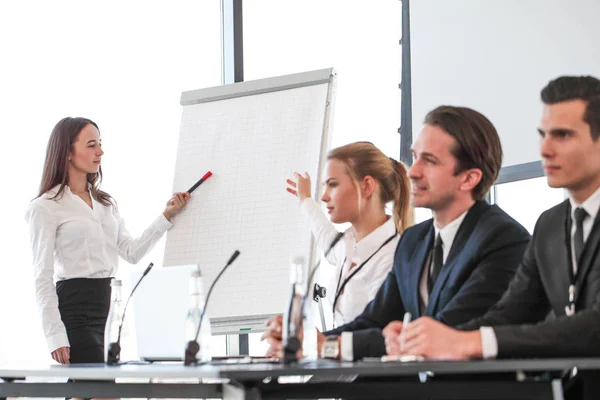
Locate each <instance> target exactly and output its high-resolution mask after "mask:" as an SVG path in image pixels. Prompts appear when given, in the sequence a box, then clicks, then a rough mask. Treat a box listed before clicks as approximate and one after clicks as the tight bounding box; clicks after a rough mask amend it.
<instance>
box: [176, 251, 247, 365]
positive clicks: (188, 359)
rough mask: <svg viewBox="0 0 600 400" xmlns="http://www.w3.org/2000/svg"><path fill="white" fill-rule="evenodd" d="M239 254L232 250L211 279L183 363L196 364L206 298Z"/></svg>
mask: <svg viewBox="0 0 600 400" xmlns="http://www.w3.org/2000/svg"><path fill="white" fill-rule="evenodd" d="M239 255H240V252H239V251H238V250H236V251H234V252H233V254H232V255H231V257H230V258H229V261H227V264H225V266H224V267H223V269H222V270H221V272H219V275H217V277H216V278H215V280H213V282H212V283H211V285H210V288H209V289H208V293H207V295H206V300H205V301H204V309H203V310H202V314H200V320H199V321H198V329H197V330H196V336H195V337H194V340H190V341H189V342H188V343H187V346H186V348H185V357H184V360H183V363H184V365H194V364H198V358H196V355H197V354H198V352H199V351H200V344H199V343H198V336H200V328H201V327H202V320H203V319H204V314H206V308H207V307H208V300H209V299H210V294H211V293H212V291H213V288H214V287H215V284H216V283H217V281H218V280H219V278H221V275H223V272H225V270H226V269H227V268H228V267H229V266H230V265H231V264H233V262H234V261H235V259H236V258H237V257H238V256H239Z"/></svg>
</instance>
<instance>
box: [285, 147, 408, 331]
mask: <svg viewBox="0 0 600 400" xmlns="http://www.w3.org/2000/svg"><path fill="white" fill-rule="evenodd" d="M294 178H295V179H294V180H291V179H288V180H287V183H288V185H289V186H288V188H287V191H288V192H290V193H292V194H293V195H295V196H297V197H298V199H299V201H300V205H301V208H302V210H303V211H304V213H306V215H307V216H308V218H309V220H310V225H311V230H312V233H313V236H314V238H315V240H316V241H317V244H318V246H319V248H320V249H321V250H322V251H323V252H326V251H327V249H329V247H330V246H331V243H332V242H333V241H334V239H335V238H336V236H337V235H338V233H339V232H338V231H337V229H336V228H335V226H334V225H333V224H334V223H336V224H341V223H345V222H349V223H350V224H351V227H350V228H348V229H347V230H346V231H345V232H344V236H343V237H342V238H341V240H339V242H337V244H336V245H335V246H334V247H333V249H331V251H330V252H329V254H328V255H327V257H326V258H327V261H328V262H329V263H330V264H332V265H334V266H335V267H334V268H335V270H334V271H333V273H332V279H331V281H330V282H329V284H328V285H325V286H326V288H327V290H328V296H330V297H329V298H330V299H331V304H333V310H332V311H333V324H334V328H335V327H336V326H341V325H343V324H346V323H348V322H350V321H352V320H354V318H355V317H356V316H358V315H359V314H360V313H361V312H362V311H363V309H364V308H365V306H366V305H367V304H368V303H369V302H370V301H371V300H373V298H374V297H375V294H376V293H377V290H378V289H379V287H380V286H381V284H382V283H383V281H384V280H385V278H386V276H387V274H388V273H389V272H390V270H391V268H392V263H393V261H394V252H395V250H396V245H397V244H398V240H399V239H400V235H401V234H402V232H404V230H405V229H406V228H407V227H409V226H410V225H412V224H413V214H412V208H411V207H410V203H409V201H410V200H409V196H410V181H409V179H408V176H407V172H406V168H405V167H404V165H403V164H402V163H400V162H398V161H396V160H394V159H392V158H389V157H387V156H386V155H385V154H383V152H382V151H381V150H379V149H378V148H377V147H375V146H374V145H373V144H371V143H368V142H357V143H351V144H348V145H345V146H342V147H338V148H335V149H333V150H331V151H330V152H329V154H328V155H327V164H326V167H325V176H324V177H323V186H324V193H323V196H322V197H321V201H323V202H324V203H325V205H326V206H327V211H328V213H329V217H330V218H327V216H326V215H325V214H324V213H323V212H322V210H321V207H320V206H319V204H317V202H315V201H314V200H313V199H312V197H311V181H310V177H309V176H308V174H304V175H301V174H299V173H297V172H296V173H294ZM389 202H393V215H391V216H390V215H387V214H386V212H385V207H386V204H387V203H389Z"/></svg>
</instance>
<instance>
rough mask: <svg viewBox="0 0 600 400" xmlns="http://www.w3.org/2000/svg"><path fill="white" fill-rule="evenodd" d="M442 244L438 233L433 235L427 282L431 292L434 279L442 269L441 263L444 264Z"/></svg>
mask: <svg viewBox="0 0 600 400" xmlns="http://www.w3.org/2000/svg"><path fill="white" fill-rule="evenodd" d="M442 245H443V242H442V238H441V236H440V234H439V233H438V234H437V236H436V237H435V242H434V243H433V250H432V252H431V269H430V275H429V283H428V289H429V293H431V290H432V289H433V285H435V280H436V279H437V277H438V275H439V274H440V271H441V270H442V265H443V264H444V250H443V249H442Z"/></svg>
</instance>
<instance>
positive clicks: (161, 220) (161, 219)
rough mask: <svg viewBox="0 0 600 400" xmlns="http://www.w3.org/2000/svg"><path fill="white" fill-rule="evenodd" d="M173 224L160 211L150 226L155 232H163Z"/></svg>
mask: <svg viewBox="0 0 600 400" xmlns="http://www.w3.org/2000/svg"><path fill="white" fill-rule="evenodd" d="M172 226H173V223H172V222H171V221H169V220H168V219H166V218H165V216H164V214H163V213H160V215H159V216H158V218H156V219H155V220H154V222H153V223H152V227H153V228H154V230H155V231H156V232H160V233H165V232H166V231H168V230H169V228H171V227H172Z"/></svg>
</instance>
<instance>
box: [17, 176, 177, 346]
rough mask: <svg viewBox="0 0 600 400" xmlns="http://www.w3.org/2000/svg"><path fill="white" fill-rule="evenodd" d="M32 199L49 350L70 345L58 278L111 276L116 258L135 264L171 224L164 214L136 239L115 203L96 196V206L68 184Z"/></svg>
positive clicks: (30, 217)
mask: <svg viewBox="0 0 600 400" xmlns="http://www.w3.org/2000/svg"><path fill="white" fill-rule="evenodd" d="M57 190H58V186H57V187H55V188H54V189H52V190H50V191H49V192H48V193H46V194H44V195H43V196H41V197H39V198H37V199H35V200H33V201H32V202H31V203H30V204H29V207H28V208H27V211H26V213H25V219H26V220H27V222H28V224H29V235H30V242H31V248H32V254H33V270H34V274H35V296H36V301H37V304H38V308H39V310H40V314H41V318H42V327H43V329H44V334H45V336H46V341H47V343H48V347H49V349H50V351H51V352H52V351H54V350H56V349H58V348H59V347H63V346H69V340H68V338H67V332H66V329H65V326H64V324H63V323H62V320H61V318H60V313H59V311H58V297H57V295H56V288H55V283H56V282H57V281H61V280H65V279H72V278H108V277H112V276H114V275H115V274H116V272H117V266H118V258H119V257H121V258H123V259H124V260H126V261H128V262H130V263H132V264H135V263H137V262H138V261H139V260H140V259H141V258H142V257H144V256H145V255H146V253H148V252H149V251H150V250H151V249H152V247H153V246H154V245H155V244H156V242H157V241H158V240H159V239H160V238H161V237H162V236H163V235H164V233H165V232H166V231H167V230H168V229H169V228H170V227H171V223H170V222H169V221H168V220H167V219H166V218H165V217H164V216H163V215H162V214H161V215H160V216H159V217H158V218H157V219H156V220H155V221H154V222H153V223H152V224H151V225H150V227H148V228H147V229H146V230H145V231H144V232H143V233H142V235H141V236H140V237H139V238H132V237H131V235H130V234H129V232H128V231H127V229H126V228H125V223H124V221H123V219H122V218H121V217H120V216H119V213H118V212H117V210H116V209H115V208H114V207H113V206H104V205H102V204H100V203H99V202H97V201H96V200H94V199H93V198H92V205H93V209H92V208H90V206H88V205H87V204H86V202H85V201H84V200H83V199H81V198H80V197H79V196H77V195H75V194H73V193H72V192H71V190H70V189H69V187H68V186H65V189H64V191H63V194H62V196H61V197H59V198H58V199H57V200H51V197H53V196H54V193H56V191H57Z"/></svg>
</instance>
